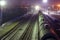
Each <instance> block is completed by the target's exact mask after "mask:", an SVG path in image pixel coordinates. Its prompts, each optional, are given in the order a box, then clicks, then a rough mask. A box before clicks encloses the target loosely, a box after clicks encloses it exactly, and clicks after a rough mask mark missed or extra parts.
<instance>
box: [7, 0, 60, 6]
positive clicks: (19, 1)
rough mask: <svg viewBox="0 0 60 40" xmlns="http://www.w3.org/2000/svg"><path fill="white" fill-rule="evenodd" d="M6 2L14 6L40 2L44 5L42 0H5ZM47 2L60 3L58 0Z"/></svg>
mask: <svg viewBox="0 0 60 40" xmlns="http://www.w3.org/2000/svg"><path fill="white" fill-rule="evenodd" d="M6 1H7V4H8V5H9V6H11V5H12V6H14V5H19V6H20V5H31V4H36V3H38V4H41V5H46V4H44V3H42V0H6ZM47 4H49V5H51V4H60V0H48V2H47Z"/></svg>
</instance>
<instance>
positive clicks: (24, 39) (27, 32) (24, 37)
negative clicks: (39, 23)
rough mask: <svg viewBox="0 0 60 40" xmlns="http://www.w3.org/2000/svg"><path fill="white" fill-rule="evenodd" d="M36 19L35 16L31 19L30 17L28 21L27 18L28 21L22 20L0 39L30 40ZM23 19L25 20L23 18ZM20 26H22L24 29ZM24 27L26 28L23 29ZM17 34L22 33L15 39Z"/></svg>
mask: <svg viewBox="0 0 60 40" xmlns="http://www.w3.org/2000/svg"><path fill="white" fill-rule="evenodd" d="M36 17H37V16H36V15H32V17H30V19H28V18H29V17H28V18H27V19H28V20H29V21H28V20H25V21H24V20H22V21H21V22H20V23H19V24H18V25H16V26H15V27H14V28H13V29H12V30H10V31H9V32H8V33H7V34H5V35H4V36H3V37H1V38H0V39H1V40H28V39H29V40H31V37H32V32H33V28H34V24H35V21H36ZM23 19H25V18H23ZM26 22H27V23H26ZM23 24H24V25H23ZM26 24H27V25H26ZM21 25H23V26H24V27H23V26H21ZM25 25H26V27H25ZM23 29H24V30H23ZM21 30H22V31H21ZM18 32H20V33H21V32H22V33H21V34H20V35H19V37H18V38H16V39H15V37H17V36H16V35H17V33H18Z"/></svg>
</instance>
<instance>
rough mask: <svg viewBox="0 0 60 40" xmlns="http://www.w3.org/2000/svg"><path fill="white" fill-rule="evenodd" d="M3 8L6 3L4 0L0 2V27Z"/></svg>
mask: <svg viewBox="0 0 60 40" xmlns="http://www.w3.org/2000/svg"><path fill="white" fill-rule="evenodd" d="M5 6H6V1H5V0H1V1H0V11H1V12H0V17H1V18H0V25H2V18H3V17H2V14H3V13H2V12H3V9H4V7H5Z"/></svg>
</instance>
